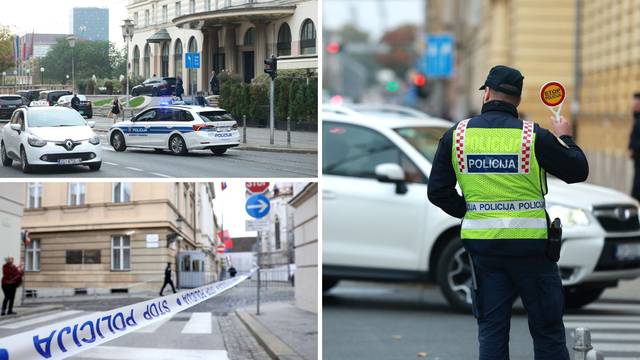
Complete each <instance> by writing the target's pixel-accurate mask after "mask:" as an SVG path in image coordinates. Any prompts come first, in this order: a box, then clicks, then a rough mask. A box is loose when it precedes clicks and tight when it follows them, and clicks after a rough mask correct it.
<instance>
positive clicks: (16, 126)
mask: <svg viewBox="0 0 640 360" xmlns="http://www.w3.org/2000/svg"><path fill="white" fill-rule="evenodd" d="M11 129H12V130H13V131H17V132H18V133H20V131H22V126H21V125H20V124H11Z"/></svg>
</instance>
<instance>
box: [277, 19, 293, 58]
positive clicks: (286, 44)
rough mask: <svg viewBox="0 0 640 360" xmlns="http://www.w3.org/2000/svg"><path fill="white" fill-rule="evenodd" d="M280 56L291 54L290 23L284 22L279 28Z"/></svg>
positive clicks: (278, 45)
mask: <svg viewBox="0 0 640 360" xmlns="http://www.w3.org/2000/svg"><path fill="white" fill-rule="evenodd" d="M277 47H278V56H289V55H291V29H290V28H289V24H287V23H283V24H282V25H280V30H278V44H277Z"/></svg>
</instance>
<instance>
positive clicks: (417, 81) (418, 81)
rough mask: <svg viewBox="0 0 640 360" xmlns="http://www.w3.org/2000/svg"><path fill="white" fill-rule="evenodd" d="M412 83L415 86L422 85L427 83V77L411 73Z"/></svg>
mask: <svg viewBox="0 0 640 360" xmlns="http://www.w3.org/2000/svg"><path fill="white" fill-rule="evenodd" d="M413 84H414V85H415V86H417V87H423V86H425V85H426V84H427V77H426V76H424V75H423V74H415V75H413Z"/></svg>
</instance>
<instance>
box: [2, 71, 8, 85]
mask: <svg viewBox="0 0 640 360" xmlns="http://www.w3.org/2000/svg"><path fill="white" fill-rule="evenodd" d="M5 76H7V72H6V71H3V72H2V86H4V78H5Z"/></svg>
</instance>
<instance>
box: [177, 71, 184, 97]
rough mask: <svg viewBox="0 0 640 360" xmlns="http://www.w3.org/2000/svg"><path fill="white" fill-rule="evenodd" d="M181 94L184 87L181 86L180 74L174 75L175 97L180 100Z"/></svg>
mask: <svg viewBox="0 0 640 360" xmlns="http://www.w3.org/2000/svg"><path fill="white" fill-rule="evenodd" d="M182 94H184V88H183V87H182V78H181V77H180V76H176V97H179V98H180V100H182Z"/></svg>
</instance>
